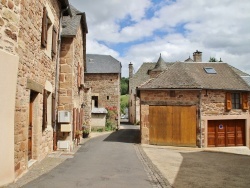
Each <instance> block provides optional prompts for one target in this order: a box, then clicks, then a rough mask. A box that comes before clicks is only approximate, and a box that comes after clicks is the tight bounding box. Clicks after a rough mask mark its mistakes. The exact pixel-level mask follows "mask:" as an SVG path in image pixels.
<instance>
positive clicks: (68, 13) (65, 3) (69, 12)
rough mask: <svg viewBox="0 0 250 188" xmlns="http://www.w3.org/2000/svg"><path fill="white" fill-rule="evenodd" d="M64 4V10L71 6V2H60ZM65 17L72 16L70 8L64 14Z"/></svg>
mask: <svg viewBox="0 0 250 188" xmlns="http://www.w3.org/2000/svg"><path fill="white" fill-rule="evenodd" d="M60 2H61V4H62V9H66V8H67V7H68V6H69V0H60ZM63 15H64V16H72V12H71V9H70V8H68V9H67V11H65V12H64V14H63Z"/></svg>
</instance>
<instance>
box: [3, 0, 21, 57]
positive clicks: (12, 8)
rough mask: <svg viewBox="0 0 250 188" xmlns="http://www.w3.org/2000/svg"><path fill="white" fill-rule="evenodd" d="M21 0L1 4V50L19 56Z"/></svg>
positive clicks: (5, 0)
mask: <svg viewBox="0 0 250 188" xmlns="http://www.w3.org/2000/svg"><path fill="white" fill-rule="evenodd" d="M19 22H20V0H15V1H14V0H13V1H12V0H4V1H1V2H0V49H1V50H4V51H6V52H8V53H10V54H13V55H17V54H18V51H17V47H18V41H17V39H18V32H19Z"/></svg>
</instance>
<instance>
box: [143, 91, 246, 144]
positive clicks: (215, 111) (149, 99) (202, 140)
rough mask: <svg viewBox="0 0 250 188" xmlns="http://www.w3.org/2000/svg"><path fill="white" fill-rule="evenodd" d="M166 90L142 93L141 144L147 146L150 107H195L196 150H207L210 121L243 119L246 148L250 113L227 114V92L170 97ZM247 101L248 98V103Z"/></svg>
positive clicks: (192, 92)
mask: <svg viewBox="0 0 250 188" xmlns="http://www.w3.org/2000/svg"><path fill="white" fill-rule="evenodd" d="M170 92H171V91H168V90H164V91H161V90H151V91H147V90H141V91H140V99H141V142H142V143H143V144H148V143H149V126H150V125H149V119H148V118H149V106H150V105H156V106H157V105H159V106H176V105H177V106H186V105H192V106H196V107H197V120H198V121H197V126H196V127H197V138H196V139H197V147H207V136H206V135H207V123H208V121H209V120H220V119H226V120H230V119H245V120H246V124H245V127H246V145H247V146H248V147H249V144H250V143H249V132H250V131H249V128H250V116H249V110H245V111H244V110H242V109H232V110H230V111H226V109H225V105H226V91H219V90H202V91H199V90H196V91H195V90H193V91H192V90H189V91H185V90H176V91H175V93H174V96H172V97H171V94H170ZM248 101H250V98H249V100H248Z"/></svg>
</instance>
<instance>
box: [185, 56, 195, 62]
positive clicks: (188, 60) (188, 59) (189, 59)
mask: <svg viewBox="0 0 250 188" xmlns="http://www.w3.org/2000/svg"><path fill="white" fill-rule="evenodd" d="M185 62H194V60H192V59H191V58H190V56H189V58H187V59H186V60H185Z"/></svg>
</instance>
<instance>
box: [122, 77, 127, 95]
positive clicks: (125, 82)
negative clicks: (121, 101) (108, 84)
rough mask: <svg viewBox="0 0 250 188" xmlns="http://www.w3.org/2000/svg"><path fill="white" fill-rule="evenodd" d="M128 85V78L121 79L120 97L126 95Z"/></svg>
mask: <svg viewBox="0 0 250 188" xmlns="http://www.w3.org/2000/svg"><path fill="white" fill-rule="evenodd" d="M128 83H129V79H128V78H125V77H122V78H121V95H126V94H128Z"/></svg>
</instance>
